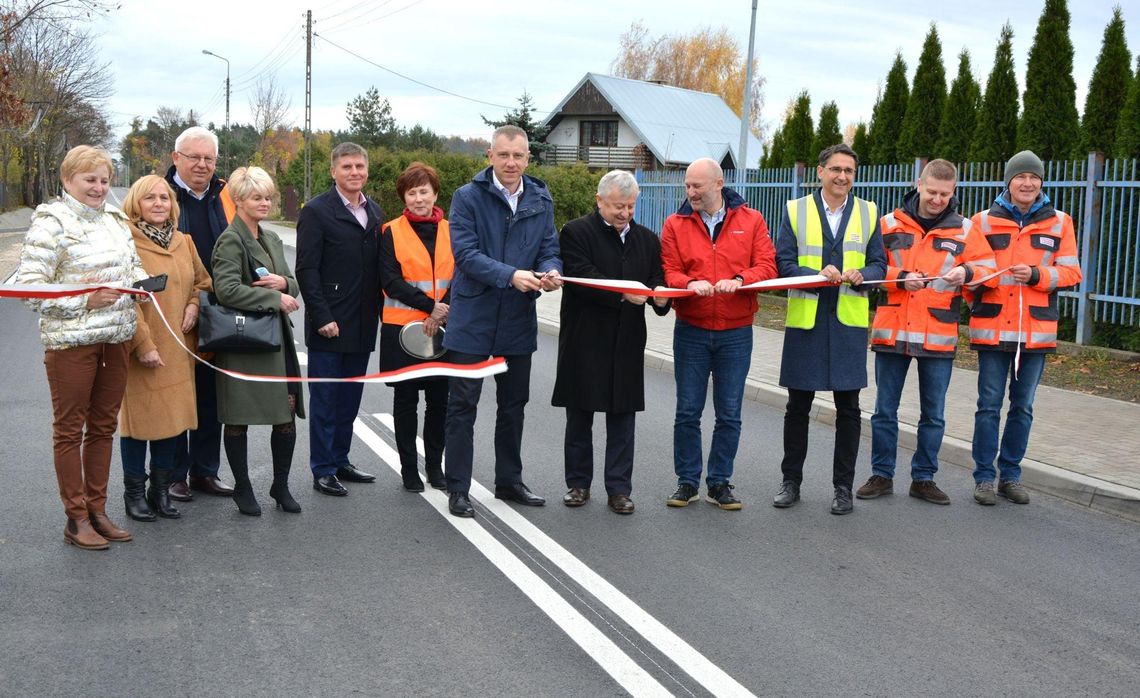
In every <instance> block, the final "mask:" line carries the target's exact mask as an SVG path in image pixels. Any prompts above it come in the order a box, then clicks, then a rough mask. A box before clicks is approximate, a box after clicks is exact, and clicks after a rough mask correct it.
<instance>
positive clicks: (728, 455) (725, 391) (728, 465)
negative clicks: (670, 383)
mask: <svg viewBox="0 0 1140 698" xmlns="http://www.w3.org/2000/svg"><path fill="white" fill-rule="evenodd" d="M673 358H674V362H673V375H674V378H675V379H676V381H677V413H676V417H675V418H674V420H673V470H674V471H675V472H676V473H677V483H678V484H689V485H692V486H693V487H697V486H699V485H700V482H701V451H702V448H701V414H702V413H704V411H705V398H706V396H707V394H708V387H709V375H710V374H711V375H712V380H713V412H714V413H715V415H716V424H715V426H714V427H713V437H712V448H711V450H710V451H709V468H708V473H707V474H706V477H705V482H706V484H708V485H709V486H712V485H720V484H724V483H726V482H728V481H729V480H731V479H732V465H733V461H734V460H735V458H736V449H737V446H738V445H739V444H740V404H741V402H742V401H743V400H744V379H745V378H747V377H748V367H749V365H750V363H751V361H752V326H751V325H749V326H747V327H738V328H735V329H731V330H705V329H701V328H700V327H694V326H693V325H689V324H686V323H684V322H682V321H681V320H678V321H677V324H676V326H675V327H674V329H673Z"/></svg>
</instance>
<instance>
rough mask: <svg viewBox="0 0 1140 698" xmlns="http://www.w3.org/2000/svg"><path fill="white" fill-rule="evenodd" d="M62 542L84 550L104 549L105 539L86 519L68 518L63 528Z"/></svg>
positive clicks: (106, 546)
mask: <svg viewBox="0 0 1140 698" xmlns="http://www.w3.org/2000/svg"><path fill="white" fill-rule="evenodd" d="M63 542H64V543H70V544H71V545H74V546H75V547H77V548H83V549H84V550H106V549H107V548H109V547H111V545H110V543H108V542H107V539H106V538H104V537H103V536H101V535H99V534H98V533H96V532H95V529H94V528H92V527H91V521H89V520H88V519H68V520H67V526H66V527H64V529H63Z"/></svg>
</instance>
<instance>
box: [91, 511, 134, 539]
mask: <svg viewBox="0 0 1140 698" xmlns="http://www.w3.org/2000/svg"><path fill="white" fill-rule="evenodd" d="M91 527H92V528H94V529H95V532H96V533H98V534H99V535H101V536H103V537H104V538H106V539H107V540H109V541H111V542H112V543H126V542H127V541H129V540H130V539H131V532H130V531H128V530H126V529H125V528H119V527H118V526H116V525H115V522H114V521H112V520H111V519H109V518H108V517H107V514H106V513H105V512H99V513H98V514H92V515H91Z"/></svg>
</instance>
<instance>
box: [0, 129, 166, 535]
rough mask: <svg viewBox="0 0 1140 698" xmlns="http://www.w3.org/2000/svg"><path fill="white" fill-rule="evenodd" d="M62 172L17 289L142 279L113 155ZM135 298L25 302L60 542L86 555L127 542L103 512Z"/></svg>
mask: <svg viewBox="0 0 1140 698" xmlns="http://www.w3.org/2000/svg"><path fill="white" fill-rule="evenodd" d="M59 169H60V172H59V177H60V181H61V182H62V183H63V189H64V193H63V195H62V196H61V197H60V198H59V199H57V200H56V201H52V202H50V203H46V204H42V205H40V206H39V207H38V208H36V212H35V214H34V215H33V216H32V224H31V227H30V228H29V229H28V234H27V237H26V238H25V241H24V247H23V249H22V250H21V252H20V267H19V269H18V270H17V272H16V279H15V281H16V283H25V284H113V285H118V286H129V285H131V284H132V283H134V282H136V281H139V280H142V279H145V278H146V276H147V275H146V272H145V271H144V270H143V267H142V262H140V261H139V256H138V253H137V252H136V251H135V245H134V242H133V240H132V239H131V231H130V229H129V228H128V227H127V217H126V216H125V215H124V214H123V212H122V211H120V210H118V209H117V208H115V207H114V206H110V205H107V204H106V198H107V192H108V190H109V185H110V181H111V172H112V165H111V156H110V155H108V154H107V151H105V150H102V149H99V148H93V147H91V146H88V145H81V146H76V147H75V148H72V149H71V150H70V151H68V153H67V155H66V156H65V157H64V159H63V162H62V163H61V164H60V167H59ZM136 298H137V297H136V296H131V295H126V294H122V293H119V292H118V291H112V290H109V289H101V290H99V291H95V292H93V293H88V294H84V295H81V296H72V297H68V298H51V299H35V300H29V301H26V302H27V304H28V305H29V306H30V307H32V308H33V309H34V310H36V311H38V312H39V314H40V338H41V340H42V341H43V344H44V350H45V351H44V366H45V367H46V369H47V378H48V386H49V387H50V389H51V401H52V410H53V413H54V421H53V424H52V441H53V446H54V455H55V474H56V479H57V480H58V481H59V494H60V498H61V499H62V500H63V506H64V509H65V510H66V512H67V526H66V527H65V528H64V532H63V537H64V541H66V542H67V543H70V544H72V545H75V546H78V547H80V548H84V549H88V550H103V549H106V548H107V547H108V541H116V542H118V541H128V540H130V539H131V534H130V533H128V532H127V531H125V530H123V529H121V528H119V527H118V526H116V525H115V524H114V523H113V522H112V521H111V520H110V519H109V518H107V514H106V510H105V508H106V503H107V481H108V478H109V475H110V467H111V445H112V437H113V436H114V434H115V428H116V426H117V425H118V415H119V404H120V403H121V402H122V399H123V390H124V389H125V387H126V382H127V359H128V349H127V345H128V342H129V340H130V339H131V337H132V336H134V333H135V307H134V306H135V302H136Z"/></svg>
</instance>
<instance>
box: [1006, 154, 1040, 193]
mask: <svg viewBox="0 0 1140 698" xmlns="http://www.w3.org/2000/svg"><path fill="white" fill-rule="evenodd" d="M1023 172H1028V173H1029V174H1035V175H1037V176H1038V177H1039V178H1041V179H1045V165H1044V163H1042V162H1041V158H1039V157H1037V156H1036V155H1034V154H1033V151H1032V150H1023V151H1021V152H1020V153H1017V154H1016V155H1014V156H1013V157H1011V158H1010V159H1009V162H1007V163H1005V186H1006V187H1008V186H1009V183H1010V182H1011V181H1013V178H1014V177H1016V176H1017V175H1019V174H1022V173H1023Z"/></svg>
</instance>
